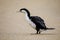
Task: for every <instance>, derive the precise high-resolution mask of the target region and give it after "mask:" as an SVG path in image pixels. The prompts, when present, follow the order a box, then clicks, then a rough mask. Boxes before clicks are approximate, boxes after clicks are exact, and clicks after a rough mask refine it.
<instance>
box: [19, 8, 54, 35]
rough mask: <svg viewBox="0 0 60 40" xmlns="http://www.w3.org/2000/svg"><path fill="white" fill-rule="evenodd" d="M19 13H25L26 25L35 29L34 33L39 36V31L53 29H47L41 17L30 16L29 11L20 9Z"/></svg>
mask: <svg viewBox="0 0 60 40" xmlns="http://www.w3.org/2000/svg"><path fill="white" fill-rule="evenodd" d="M20 12H22V13H25V14H26V19H27V21H28V23H29V24H30V25H31V26H32V27H33V28H34V29H36V31H37V32H36V33H37V34H38V33H39V34H40V33H41V31H40V30H52V29H54V28H47V27H46V25H45V23H44V20H43V19H42V18H41V17H38V16H30V12H29V10H27V9H26V8H21V9H20Z"/></svg>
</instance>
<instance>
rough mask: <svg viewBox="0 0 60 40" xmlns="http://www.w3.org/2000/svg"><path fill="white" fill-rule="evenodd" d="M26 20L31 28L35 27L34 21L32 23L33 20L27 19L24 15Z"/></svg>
mask: <svg viewBox="0 0 60 40" xmlns="http://www.w3.org/2000/svg"><path fill="white" fill-rule="evenodd" d="M26 20H27V21H28V23H29V24H30V25H31V26H32V27H33V28H36V25H35V23H33V21H31V19H29V17H26Z"/></svg>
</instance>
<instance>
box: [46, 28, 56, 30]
mask: <svg viewBox="0 0 60 40" xmlns="http://www.w3.org/2000/svg"><path fill="white" fill-rule="evenodd" d="M54 29H55V28H46V30H54Z"/></svg>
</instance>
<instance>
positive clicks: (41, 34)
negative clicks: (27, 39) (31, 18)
mask: <svg viewBox="0 0 60 40" xmlns="http://www.w3.org/2000/svg"><path fill="white" fill-rule="evenodd" d="M30 35H56V34H54V33H41V34H36V33H30Z"/></svg>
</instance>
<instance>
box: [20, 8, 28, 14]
mask: <svg viewBox="0 0 60 40" xmlns="http://www.w3.org/2000/svg"><path fill="white" fill-rule="evenodd" d="M27 11H28V10H27V9H26V8H21V9H20V12H21V13H26V12H27Z"/></svg>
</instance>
